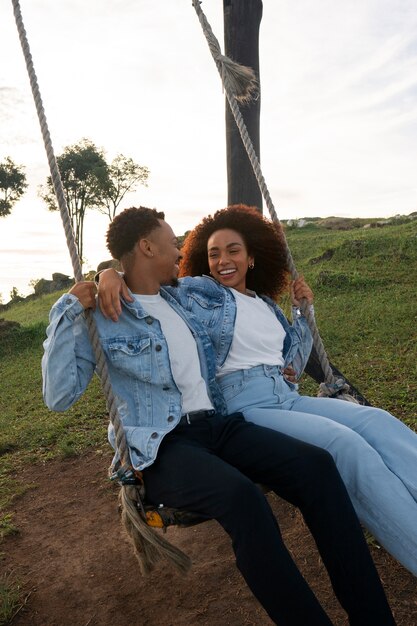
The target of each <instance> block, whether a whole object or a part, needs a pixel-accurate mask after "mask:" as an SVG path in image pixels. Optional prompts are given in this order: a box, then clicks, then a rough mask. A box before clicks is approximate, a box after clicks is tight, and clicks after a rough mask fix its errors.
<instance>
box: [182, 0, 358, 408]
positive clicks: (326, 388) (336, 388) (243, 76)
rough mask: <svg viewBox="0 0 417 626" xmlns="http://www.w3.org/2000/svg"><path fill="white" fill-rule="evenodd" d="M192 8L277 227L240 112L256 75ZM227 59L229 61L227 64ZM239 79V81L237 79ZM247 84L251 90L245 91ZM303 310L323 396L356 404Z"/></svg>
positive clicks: (290, 263)
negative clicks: (237, 60)
mask: <svg viewBox="0 0 417 626" xmlns="http://www.w3.org/2000/svg"><path fill="white" fill-rule="evenodd" d="M192 4H193V7H194V9H195V11H196V13H197V16H198V19H199V21H200V24H201V27H202V29H203V32H204V35H205V37H206V40H207V43H208V46H209V49H210V52H211V54H212V57H213V59H214V61H215V63H216V66H217V69H218V71H219V74H220V77H221V80H222V84H223V89H224V92H225V93H226V98H227V101H228V103H229V106H230V109H231V111H232V113H233V117H234V118H235V122H236V125H237V127H238V129H239V132H240V136H241V138H242V142H243V145H244V146H245V149H246V152H247V155H248V158H249V160H250V163H251V165H252V168H253V172H254V174H255V177H256V180H257V182H258V185H259V189H260V190H261V193H262V196H263V198H264V200H265V203H266V206H267V208H268V211H269V214H270V216H271V219H272V220H273V221H274V222H277V223H278V224H279V223H280V222H279V219H278V215H277V212H276V210H275V207H274V204H273V202H272V198H271V195H270V193H269V190H268V187H267V185H266V182H265V178H264V176H263V174H262V170H261V166H260V163H259V159H258V157H257V155H256V152H255V149H254V147H253V143H252V140H251V138H250V136H249V133H248V129H247V127H246V124H245V122H244V119H243V116H242V114H241V112H240V109H239V106H238V101H239V102H248V101H250V99H251V98H253V97H254V95H255V86H257V84H258V82H257V79H256V76H255V74H254V72H253V70H252V69H251V68H248V67H244V66H241V65H239V64H237V63H235V62H234V61H232V60H231V59H229V58H228V57H226V56H224V55H223V54H222V53H221V48H220V44H219V42H218V40H217V38H216V37H215V35H214V34H213V31H212V29H211V26H210V24H209V23H208V21H207V18H206V16H205V14H204V12H203V10H202V8H201V2H200V1H199V0H193V2H192ZM226 59H227V62H226V61H225V60H226ZM231 67H233V72H232V76H233V78H232V79H231V78H230V75H231V70H230V68H231ZM239 68H242V71H241V72H240V73H239ZM237 76H239V79H238V78H237ZM245 81H246V83H248V90H245V86H244V84H245ZM284 241H285V253H286V260H287V267H288V269H289V271H290V274H291V277H292V279H293V280H295V279H296V278H298V272H297V270H296V267H295V263H294V259H293V256H292V254H291V251H290V248H289V246H288V243H287V240H286V238H285V236H284ZM300 309H301V311H302V313H303V315H304V317H305V318H306V320H307V324H308V326H309V329H310V331H311V334H312V336H313V342H314V346H315V348H316V350H317V355H318V358H319V361H320V365H321V367H322V370H323V372H324V377H325V382H324V383H321V384H320V388H319V394H318V395H320V396H333V395H335V394H337V393H338V394H340V397H341V398H343V399H345V400H350V401H352V402H356V399H355V398H353V397H352V396H350V395H349V394H347V393H346V392H347V391H348V390H349V385H347V384H346V383H345V381H344V380H343V379H342V378H338V379H336V378H335V376H334V374H333V370H332V368H331V366H330V362H329V358H328V356H327V353H326V350H325V348H324V344H323V341H322V338H321V337H320V334H319V331H318V328H317V325H316V322H315V319H314V315H313V313H312V310H311V308H310V306H309V305H308V303H307V302H306V301H305V300H304V301H303V302H301V304H300Z"/></svg>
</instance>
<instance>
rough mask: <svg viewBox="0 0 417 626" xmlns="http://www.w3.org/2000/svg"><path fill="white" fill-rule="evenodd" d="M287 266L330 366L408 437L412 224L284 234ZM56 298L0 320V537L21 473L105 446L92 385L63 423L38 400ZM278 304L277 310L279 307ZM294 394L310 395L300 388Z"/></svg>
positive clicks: (100, 406) (415, 252)
mask: <svg viewBox="0 0 417 626" xmlns="http://www.w3.org/2000/svg"><path fill="white" fill-rule="evenodd" d="M287 237H288V241H289V244H290V247H291V250H292V252H293V256H294V259H295V262H296V266H297V267H298V269H299V271H300V272H301V273H303V274H304V275H305V277H306V278H307V280H308V281H309V283H310V284H311V286H312V287H313V289H314V291H315V295H316V317H317V320H318V326H319V329H320V333H321V336H322V338H323V341H324V344H325V346H326V349H327V351H328V353H329V356H330V359H331V361H332V362H333V363H334V364H335V365H336V366H337V367H338V368H339V369H340V370H341V371H342V372H343V373H344V374H345V375H346V376H347V377H348V378H349V380H351V382H352V383H353V384H354V385H355V386H356V387H358V388H359V389H360V390H361V391H362V393H363V394H364V395H365V396H366V397H367V399H368V400H369V401H370V402H371V403H372V404H375V405H379V406H383V407H385V408H387V409H388V410H389V411H391V412H393V413H394V414H395V415H397V416H398V417H399V418H400V419H402V420H403V421H404V422H406V423H407V424H409V425H410V426H411V427H413V428H415V429H417V385H416V374H417V371H416V363H417V330H416V329H417V306H416V270H417V221H416V220H414V221H410V222H407V223H403V224H395V225H392V226H391V225H390V226H385V227H384V228H370V229H367V230H365V229H354V230H346V231H340V230H331V229H328V228H326V227H324V228H323V226H320V224H318V223H313V224H309V225H307V226H305V227H304V228H288V229H287ZM59 295H60V294H59V293H57V294H51V295H47V296H43V297H42V298H39V299H37V300H31V301H28V302H21V303H17V304H16V305H14V306H12V307H10V308H9V309H7V310H4V311H2V312H1V313H0V316H2V317H4V318H5V319H8V320H15V321H17V322H19V323H20V324H21V327H20V328H19V329H17V330H12V331H10V332H9V333H8V334H6V335H5V336H2V337H1V341H0V380H1V394H0V494H1V496H0V507H2V509H3V512H2V514H1V515H0V535H1V534H6V533H8V532H13V530H14V528H13V520H12V519H11V517H10V515H9V514H8V513H7V506H8V505H9V504H10V502H11V499H12V498H13V497H14V496H15V495H16V494H17V493H19V492H21V491H22V490H24V489H25V485H24V483H23V482H22V481H21V480H20V479H19V469H20V468H21V467H22V466H23V464H28V463H32V462H35V461H37V462H39V461H41V462H42V461H47V460H48V459H49V458H51V457H56V456H68V455H74V454H78V453H79V452H81V451H82V450H84V449H86V448H87V447H95V448H96V449H97V451H98V453H100V449H103V447H107V443H106V426H107V417H106V408H105V404H104V401H103V398H102V395H101V390H100V385H99V383H98V381H97V380H95V381H93V383H92V384H91V385H90V388H89V389H88V391H87V393H86V394H85V395H84V396H83V398H82V399H81V400H80V401H79V402H78V403H77V404H76V405H75V406H74V407H73V408H72V409H70V410H69V411H67V412H66V413H64V414H58V413H53V412H51V411H49V410H48V409H47V408H46V407H45V406H44V404H43V401H42V394H41V388H42V381H41V370H40V360H41V356H42V341H43V339H44V336H45V328H46V325H47V316H48V311H49V309H50V307H51V305H52V303H53V302H54V301H55V300H56V299H57V297H58V296H59ZM284 305H285V303H284ZM302 391H303V393H311V394H315V393H316V384H315V383H313V382H312V381H309V380H306V381H304V382H303V383H302Z"/></svg>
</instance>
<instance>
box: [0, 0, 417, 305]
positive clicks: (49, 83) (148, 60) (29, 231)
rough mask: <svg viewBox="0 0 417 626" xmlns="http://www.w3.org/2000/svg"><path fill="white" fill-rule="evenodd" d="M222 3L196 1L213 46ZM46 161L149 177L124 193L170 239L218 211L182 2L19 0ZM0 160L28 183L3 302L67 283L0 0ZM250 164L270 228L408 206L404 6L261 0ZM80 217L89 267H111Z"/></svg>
mask: <svg viewBox="0 0 417 626" xmlns="http://www.w3.org/2000/svg"><path fill="white" fill-rule="evenodd" d="M222 5H223V3H222V2H221V0H205V1H204V2H203V4H202V8H203V10H204V12H205V14H206V16H207V19H208V21H209V22H210V24H211V26H212V28H213V31H214V33H215V34H216V36H217V38H218V39H219V41H220V43H221V45H222V47H223V18H222ZM21 10H22V15H23V21H24V24H25V27H26V31H27V34H28V39H29V44H30V48H31V52H32V56H33V61H34V66H35V70H36V74H37V77H38V81H39V86H40V91H41V94H42V99H43V103H44V107H45V113H46V117H47V120H48V124H49V129H50V133H51V137H52V142H53V146H54V149H55V153H56V154H57V155H59V154H60V153H61V152H62V151H63V149H64V148H65V147H66V146H68V145H70V144H74V143H76V142H78V141H79V140H80V139H81V138H83V137H86V138H89V139H91V140H92V141H93V142H94V143H95V144H96V145H97V146H98V147H101V148H104V150H105V152H106V155H107V158H108V160H111V159H113V158H114V156H116V154H118V153H122V154H124V155H125V156H128V157H132V158H133V159H134V160H135V161H136V162H137V163H139V164H141V165H146V166H147V167H148V168H149V169H150V178H149V185H148V187H147V188H144V187H139V188H138V190H137V192H136V193H134V194H131V195H129V196H127V197H126V199H125V201H124V203H123V204H122V206H121V208H126V207H128V206H133V205H139V204H141V205H145V206H150V207H156V208H158V209H159V210H163V211H165V214H166V219H167V221H168V222H169V223H170V224H171V225H172V226H173V228H174V230H175V232H176V233H177V234H179V235H180V234H183V233H184V232H185V231H186V230H189V229H190V228H192V227H193V226H195V225H196V224H197V223H198V222H199V221H200V220H201V218H202V217H203V216H204V215H207V214H208V213H213V212H214V211H215V210H217V209H219V208H223V207H224V206H226V203H227V188H226V187H227V185H226V156H225V142H224V95H223V93H222V88H221V82H220V78H219V75H218V72H217V69H216V67H215V65H214V62H213V60H212V57H211V54H210V52H209V49H208V46H207V43H206V40H205V37H204V35H203V32H202V30H201V27H200V23H199V21H198V18H197V15H196V13H195V10H194V8H193V7H192V5H191V1H190V0H165V2H164V1H161V2H155V1H154V0H88V2H86V1H85V0H60V1H59V2H56V0H21ZM0 58H1V59H2V62H1V64H0V161H2V160H3V159H4V157H6V156H10V157H11V158H12V159H13V160H14V161H15V162H16V163H17V164H19V165H23V166H24V167H25V172H26V175H27V180H28V183H29V188H28V190H27V192H26V193H25V195H24V196H23V198H22V199H21V200H20V201H19V202H18V203H17V204H16V205H15V207H14V209H13V211H12V214H11V215H10V216H8V217H6V218H0V294H1V296H2V298H3V302H7V301H8V300H9V296H10V291H11V289H12V287H16V288H17V289H18V291H19V292H20V293H21V294H23V295H26V294H28V293H30V292H31V291H32V287H31V284H32V283H33V281H36V280H37V279H40V278H51V274H52V273H53V272H61V273H64V274H68V275H72V274H73V272H72V268H71V263H70V260H69V254H68V252H67V249H66V243H65V238H64V233H63V228H62V225H61V222H60V217H59V215H58V214H57V213H50V212H48V211H47V209H46V207H45V206H44V204H43V201H42V200H41V199H40V197H39V195H38V188H39V185H41V184H43V183H44V182H45V180H46V178H47V176H48V174H49V170H48V165H47V160H46V155H45V150H44V147H43V142H42V138H41V133H40V129H39V123H38V120H37V116H36V112H35V106H34V103H33V99H32V94H31V92H30V88H29V81H28V77H27V73H26V68H25V65H24V60H23V55H22V52H21V49H20V44H19V40H18V35H17V30H16V25H15V22H14V17H13V10H12V3H11V1H10V2H9V1H8V0H0ZM260 73H261V89H262V101H261V102H262V105H261V164H262V169H263V173H264V177H265V180H266V183H267V185H268V188H269V190H270V193H271V196H272V199H273V201H274V204H275V207H276V210H277V213H278V216H279V218H280V219H294V218H301V217H307V216H322V217H326V216H330V215H337V216H345V217H355V216H360V217H390V216H392V215H396V214H408V213H411V212H412V211H416V210H417V175H416V162H417V11H416V8H415V0H315V1H314V2H313V1H312V0H297V1H296V2H294V1H292V0H264V2H263V19H262V23H261V30H260ZM107 225H108V221H107V220H106V218H105V217H104V216H102V215H101V214H99V213H98V212H95V211H91V212H89V213H87V216H86V220H85V243H84V246H85V257H86V265H85V269H86V270H87V269H94V268H95V267H96V266H97V264H98V263H99V262H100V261H102V260H105V259H108V258H109V253H108V252H107V251H106V248H105V244H104V239H105V232H106V228H107Z"/></svg>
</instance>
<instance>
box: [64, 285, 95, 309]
mask: <svg viewBox="0 0 417 626" xmlns="http://www.w3.org/2000/svg"><path fill="white" fill-rule="evenodd" d="M68 293H72V295H73V296H76V297H77V298H78V300H79V301H80V304H81V305H82V306H83V308H84V309H93V311H94V309H95V308H96V293H97V288H96V285H95V283H94V282H93V281H92V280H82V281H80V282H79V283H75V285H74V287H71V289H70V290H69V292H68Z"/></svg>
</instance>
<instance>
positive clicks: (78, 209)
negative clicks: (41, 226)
mask: <svg viewBox="0 0 417 626" xmlns="http://www.w3.org/2000/svg"><path fill="white" fill-rule="evenodd" d="M57 163H58V167H59V171H60V173H61V180H62V185H63V188H64V193H65V197H66V201H67V205H68V212H69V215H70V219H71V224H72V229H73V232H74V238H75V243H76V245H77V248H78V254H79V257H80V259H81V264H82V262H83V233H84V218H85V213H86V211H87V209H92V208H98V207H100V206H102V205H103V202H104V193H105V189H106V188H107V187H108V185H109V173H108V165H107V163H106V159H105V156H104V152H103V150H101V149H99V148H97V147H96V146H95V145H94V143H93V142H92V141H90V140H89V139H82V140H81V141H80V142H79V143H76V144H74V145H72V146H67V147H66V148H65V149H64V152H63V153H62V154H61V156H58V157H57ZM40 196H41V198H42V199H43V200H44V202H45V203H46V205H47V207H48V209H49V210H50V211H57V210H58V208H59V207H58V204H57V201H56V197H55V194H54V188H53V184H52V179H51V177H50V176H48V178H47V181H46V185H45V186H44V187H42V188H41V190H40Z"/></svg>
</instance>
